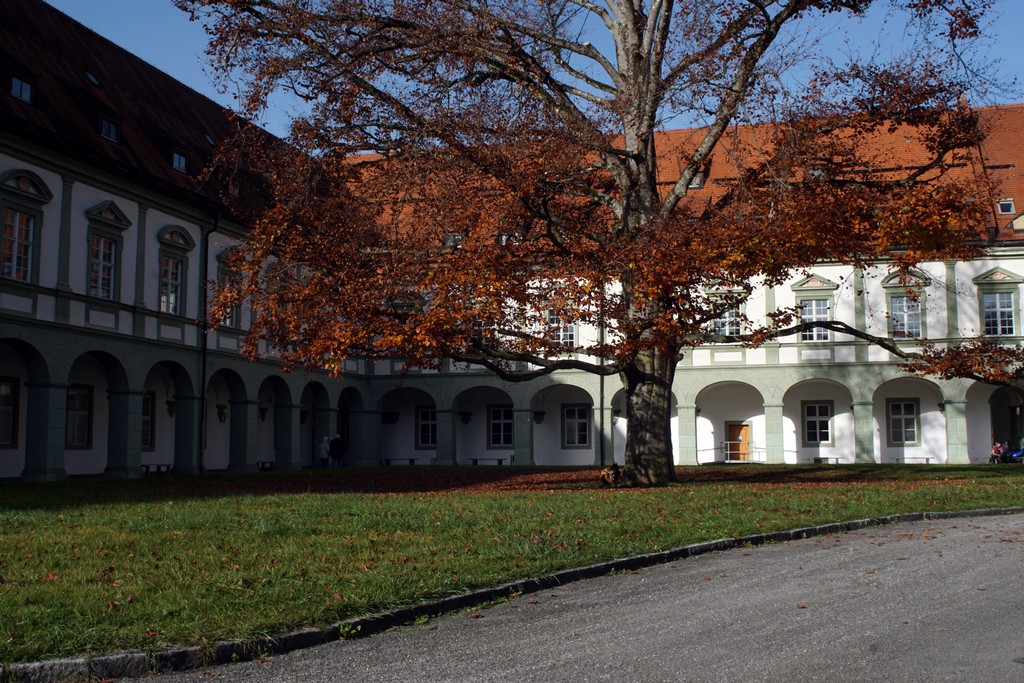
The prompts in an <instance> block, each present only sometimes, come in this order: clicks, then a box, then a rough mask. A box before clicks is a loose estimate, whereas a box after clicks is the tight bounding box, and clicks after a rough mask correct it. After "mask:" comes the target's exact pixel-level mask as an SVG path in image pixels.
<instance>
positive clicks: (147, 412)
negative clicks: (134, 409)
mask: <svg viewBox="0 0 1024 683" xmlns="http://www.w3.org/2000/svg"><path fill="white" fill-rule="evenodd" d="M155 406H156V392H153V391H147V392H146V393H144V394H143V395H142V422H141V428H142V450H144V451H151V450H153V436H154V428H155V426H156V412H155Z"/></svg>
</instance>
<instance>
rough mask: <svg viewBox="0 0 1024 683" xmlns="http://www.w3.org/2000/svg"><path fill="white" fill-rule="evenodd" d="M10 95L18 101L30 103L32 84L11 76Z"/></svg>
mask: <svg viewBox="0 0 1024 683" xmlns="http://www.w3.org/2000/svg"><path fill="white" fill-rule="evenodd" d="M11 94H12V95H14V96H15V97H17V98H18V99H19V100H24V101H26V102H31V101H32V84H31V83H29V82H28V81H26V80H24V79H21V78H18V77H17V76H11Z"/></svg>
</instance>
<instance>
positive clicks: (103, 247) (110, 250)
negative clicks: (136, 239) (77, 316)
mask: <svg viewBox="0 0 1024 683" xmlns="http://www.w3.org/2000/svg"><path fill="white" fill-rule="evenodd" d="M116 277H117V241H116V240H114V239H112V238H110V237H107V236H106V235H101V234H98V233H93V234H92V235H90V236H89V296H93V297H96V298H97V299H113V298H114V295H115V289H114V285H115V283H116Z"/></svg>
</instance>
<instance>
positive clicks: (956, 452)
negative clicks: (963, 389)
mask: <svg viewBox="0 0 1024 683" xmlns="http://www.w3.org/2000/svg"><path fill="white" fill-rule="evenodd" d="M944 405H945V411H944V412H945V414H946V463H947V464H949V465H967V464H970V462H971V458H970V456H969V454H968V452H967V401H954V400H947V401H944Z"/></svg>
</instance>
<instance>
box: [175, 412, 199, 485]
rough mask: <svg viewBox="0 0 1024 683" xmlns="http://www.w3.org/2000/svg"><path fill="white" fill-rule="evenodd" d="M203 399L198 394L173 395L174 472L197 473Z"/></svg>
mask: <svg viewBox="0 0 1024 683" xmlns="http://www.w3.org/2000/svg"><path fill="white" fill-rule="evenodd" d="M202 409H203V399H202V398H201V397H199V396H178V395H175V397H174V473H175V474H198V473H199V452H200V449H201V448H202V438H201V436H202V435H201V434H200V433H199V414H200V411H202Z"/></svg>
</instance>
